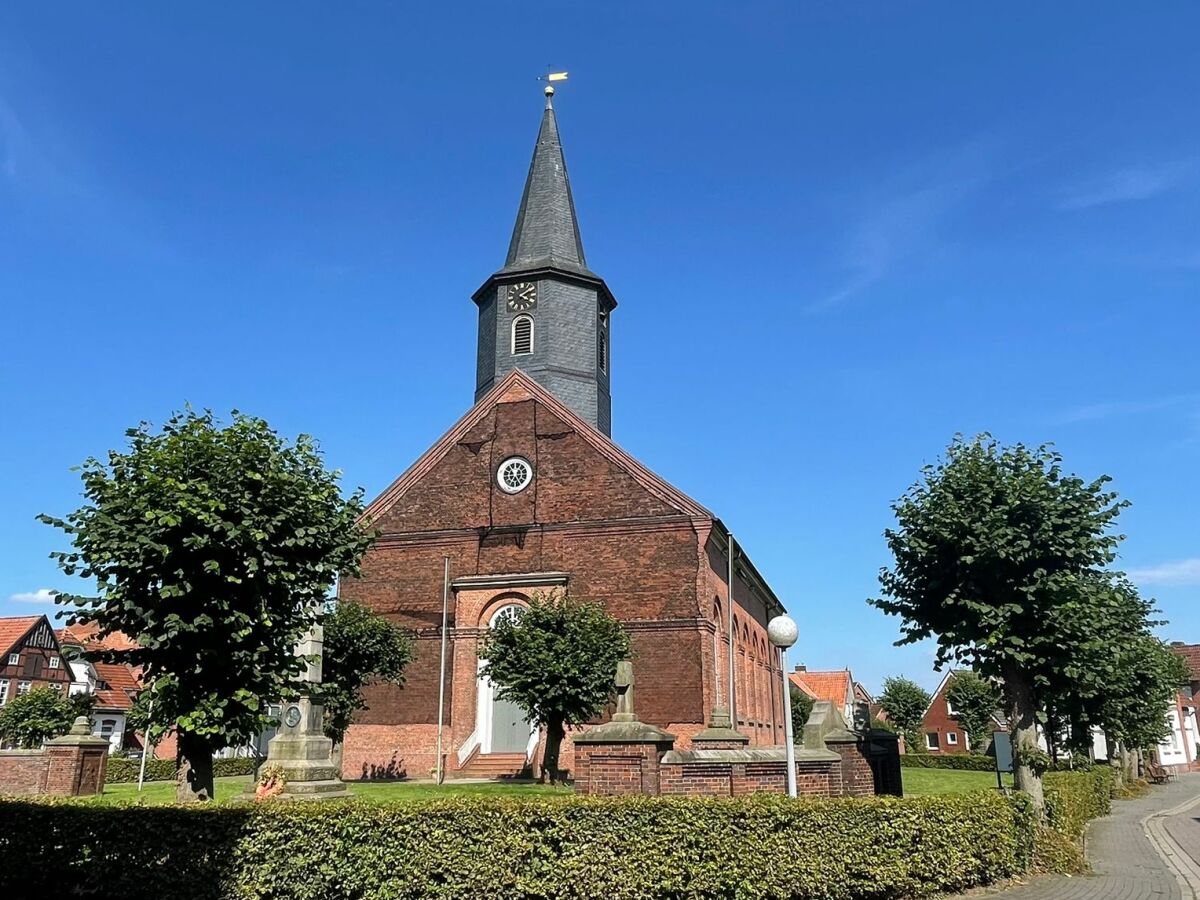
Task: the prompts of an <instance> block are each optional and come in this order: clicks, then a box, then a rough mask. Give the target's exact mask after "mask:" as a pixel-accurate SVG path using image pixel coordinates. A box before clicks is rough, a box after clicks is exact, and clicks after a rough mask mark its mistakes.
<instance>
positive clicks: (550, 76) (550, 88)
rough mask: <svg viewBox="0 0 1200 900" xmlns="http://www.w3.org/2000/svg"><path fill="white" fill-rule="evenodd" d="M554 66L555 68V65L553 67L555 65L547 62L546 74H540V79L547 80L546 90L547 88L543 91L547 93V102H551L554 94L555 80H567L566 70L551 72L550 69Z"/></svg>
mask: <svg viewBox="0 0 1200 900" xmlns="http://www.w3.org/2000/svg"><path fill="white" fill-rule="evenodd" d="M552 68H554V67H553V66H551V65H549V64H547V66H546V74H545V75H539V76H538V81H545V82H546V90H545V91H543V93H544V94H545V95H546V102H547V103H549V102H550V98H551V97H553V96H554V82H556V81H566V80H567V73H566V72H551V71H550V70H551V69H552Z"/></svg>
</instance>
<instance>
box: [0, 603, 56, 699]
mask: <svg viewBox="0 0 1200 900" xmlns="http://www.w3.org/2000/svg"><path fill="white" fill-rule="evenodd" d="M70 684H71V670H70V668H69V667H68V666H67V665H66V663H65V662H64V661H63V655H62V649H61V648H60V647H59V644H58V640H57V639H56V638H55V636H54V629H53V628H52V627H51V626H50V620H49V619H47V618H46V617H45V616H44V615H43V616H8V617H3V618H0V706H3V705H4V704H6V703H8V701H9V700H11V699H12V698H13V697H17V696H20V695H21V694H27V693H29V692H30V691H31V690H33V689H34V688H35V687H49V688H53V689H54V690H56V691H63V692H65V691H67V690H68V689H69V687H70Z"/></svg>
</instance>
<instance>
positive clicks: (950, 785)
mask: <svg viewBox="0 0 1200 900" xmlns="http://www.w3.org/2000/svg"><path fill="white" fill-rule="evenodd" d="M900 771H901V773H902V774H903V777H904V794H905V796H922V795H927V794H957V793H963V792H965V791H980V790H987V789H989V788H995V787H996V775H995V773H994V772H959V771H955V770H953V769H901V770H900ZM249 782H250V778H249V776H238V777H234V778H218V779H217V802H218V803H226V802H229V801H230V800H233V799H235V798H236V797H239V796H240V795H241V793H242V791H243V790H244V789H245V787H246V785H247V784H249ZM1004 784H1005V787H1012V776H1011V775H1005V776H1004ZM350 792H351V793H352V794H354V796H355V797H358V798H361V799H363V800H370V801H372V802H376V803H409V802H411V801H413V800H428V799H432V798H435V797H448V796H451V795H462V794H468V795H475V796H479V795H487V794H493V795H494V794H503V795H505V796H510V797H511V796H520V795H531V794H537V795H540V796H571V795H572V794H573V793H574V792H573V791H572V790H571V789H570V788H562V787H551V786H550V785H547V784H503V783H494V782H481V783H477V784H473V783H467V784H458V783H455V782H451V783H449V784H444V785H441V786H440V787H439V786H438V785H435V784H430V783H428V782H413V781H364V782H361V783H359V782H351V783H350ZM174 800H175V782H173V781H147V782H146V785H145V787H144V788H142V792H141V793H140V794H139V793H138V789H137V784H110V785H106V786H105V788H104V794H103V796H101V797H94V798H90V799H88V800H87V801H86V802H91V803H119V802H134V803H136V802H139V801H140V802H142V803H147V804H150V805H153V806H159V805H162V804H167V803H172V802H174Z"/></svg>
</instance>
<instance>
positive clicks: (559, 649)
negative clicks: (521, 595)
mask: <svg viewBox="0 0 1200 900" xmlns="http://www.w3.org/2000/svg"><path fill="white" fill-rule="evenodd" d="M479 656H480V659H482V660H483V662H484V665H483V668H482V669H481V670H480V671H481V674H483V675H485V676H487V677H488V678H489V679H491V681H492V683H493V684H494V685H496V692H497V695H498V696H499V697H501V698H502V699H505V700H511V701H512V702H513V703H515V704H517V706H519V707H520V708H521V709H522V710H524V711H525V714H526V715H527V716H528V717H529V719H530V721H532V722H534V723H536V724H538V725H544V726H546V749H545V751H544V753H543V756H542V773H543V777H547V776H548V777H549V778H550V780H551V781H552V782H557V781H558V780H559V778H560V775H561V773H560V772H559V768H558V757H559V750H560V748H561V746H562V740H563V736H564V734H565V728H566V726H567V725H582V724H584V723H585V722H587V721H588V720H589V719H592V718H595V717H596V716H598V715H600V713H601V712H603V711H604V708H605V706H607V705H608V704H609V703H610V702H611V701H612V700H613V697H614V694H615V686H614V680H615V675H616V669H617V663H619V662H620V661H621V660H623V659H626V658H628V656H629V635H627V634H626V633H625V631H624V629H622V628H621V625H620V623H619V622H617V621H616V619H614V618H613V617H612V616H610V615H609V614H608V613H606V612H605V611H604V607H602V606H600V605H599V604H598V603H586V602H583V601H579V600H575V599H573V598H571V597H570V596H566V595H562V596H559V595H550V596H542V595H535V596H534V597H533V599H532V600H531V601H530V604H529V608H528V609H526V610H525V611H524V612H523V613H522V614H520V615H512V616H506V617H503V618H501V619H500V621H498V622H496V623H495V624H494V625H493V626H492V627H491V628H490V629H489V630H488V632H487V633H486V634H485V635H484V638H483V644H482V647H481V649H480V652H479Z"/></svg>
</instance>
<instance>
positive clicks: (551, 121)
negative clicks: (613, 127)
mask: <svg viewBox="0 0 1200 900" xmlns="http://www.w3.org/2000/svg"><path fill="white" fill-rule="evenodd" d="M547 266H549V267H552V268H556V269H565V270H567V271H573V272H581V273H584V274H588V275H590V274H591V273H590V272H589V271H588V268H587V260H586V259H585V258H584V255H583V241H582V239H580V237H579V220H578V219H577V218H576V216H575V201H574V200H573V199H572V198H571V182H570V179H568V178H567V163H566V160H565V159H564V158H563V149H562V141H561V140H560V139H559V136H558V121H557V120H556V119H555V117H554V106H553V104H552V103H551V102H550V97H549V96H547V97H546V109H545V111H544V112H543V113H542V127H541V128H540V129H539V131H538V138H537V145H536V146H535V147H534V148H533V160H532V161H531V162H530V163H529V175H528V176H527V177H526V179H525V191H524V193H522V194H521V206H520V208H519V209H518V210H517V223H516V225H515V226H513V233H512V241H511V242H510V243H509V245H508V256H507V258H506V259H505V260H504V268H503V269H501V271H502V272H508V271H519V270H522V269H535V268H543V267H547Z"/></svg>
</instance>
